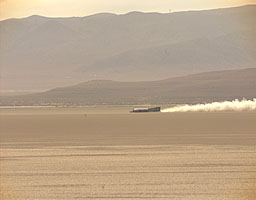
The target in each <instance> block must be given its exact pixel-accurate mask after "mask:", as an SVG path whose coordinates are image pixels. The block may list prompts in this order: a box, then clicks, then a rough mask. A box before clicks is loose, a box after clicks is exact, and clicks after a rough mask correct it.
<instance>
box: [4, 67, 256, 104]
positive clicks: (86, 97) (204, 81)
mask: <svg viewBox="0 0 256 200" xmlns="http://www.w3.org/2000/svg"><path fill="white" fill-rule="evenodd" d="M254 97H256V68H251V69H244V70H228V71H216V72H207V73H200V74H194V75H189V76H185V77H178V78H170V79H165V80H162V81H148V82H116V81H107V80H101V81H100V80H99V81H89V82H85V83H82V84H78V85H74V86H70V87H62V88H56V89H53V90H50V91H47V92H43V93H38V94H33V95H25V96H17V97H5V98H2V100H1V104H2V105H13V104H17V105H39V104H42V105H49V104H51V105H73V104H76V105H96V104H107V105H115V104H117V105H118V104H124V105H128V104H168V103H197V102H203V101H215V100H231V99H235V98H240V99H241V98H254Z"/></svg>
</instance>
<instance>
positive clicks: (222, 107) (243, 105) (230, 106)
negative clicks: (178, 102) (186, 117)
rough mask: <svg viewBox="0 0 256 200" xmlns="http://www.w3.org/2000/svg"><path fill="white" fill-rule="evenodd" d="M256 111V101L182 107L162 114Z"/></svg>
mask: <svg viewBox="0 0 256 200" xmlns="http://www.w3.org/2000/svg"><path fill="white" fill-rule="evenodd" d="M253 110H256V99H253V100H246V99H243V100H242V101H239V100H238V99H236V100H234V101H223V102H213V103H207V104H197V105H182V106H176V107H173V108H167V109H164V110H162V111H161V112H217V111H253Z"/></svg>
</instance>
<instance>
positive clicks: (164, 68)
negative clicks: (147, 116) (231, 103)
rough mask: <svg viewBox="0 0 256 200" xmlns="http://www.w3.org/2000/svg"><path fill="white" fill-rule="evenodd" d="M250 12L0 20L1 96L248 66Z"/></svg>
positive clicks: (254, 40)
mask: <svg viewBox="0 0 256 200" xmlns="http://www.w3.org/2000/svg"><path fill="white" fill-rule="evenodd" d="M255 13H256V6H255V5H248V6H243V7H237V8H227V9H217V10H207V11H193V12H178V13H168V14H160V13H141V12H131V13H127V14H124V15H115V14H111V13H101V14H96V15H92V16H87V17H77V18H75V17H73V18H47V17H42V16H36V15H35V16H31V17H28V18H24V19H8V20H4V21H0V52H1V53H0V65H1V69H0V70H1V83H0V89H1V90H20V91H23V90H25V91H26V90H33V91H34V90H42V89H44V90H45V89H50V88H54V87H57V86H68V85H72V84H76V83H79V82H83V81H87V80H92V79H110V80H116V81H121V80H122V81H142V80H144V81H145V80H147V81H152V80H160V79H164V78H168V77H176V76H184V75H188V74H191V73H199V72H207V71H214V70H228V69H244V68H252V67H255V66H256V37H255V35H256V17H255Z"/></svg>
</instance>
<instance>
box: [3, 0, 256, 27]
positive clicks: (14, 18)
mask: <svg viewBox="0 0 256 200" xmlns="http://www.w3.org/2000/svg"><path fill="white" fill-rule="evenodd" d="M247 6H256V3H255V4H245V5H241V6H231V7H220V8H212V9H211V8H210V9H191V10H177V11H173V12H172V11H170V12H154V11H138V10H133V11H129V12H125V13H114V12H104V11H103V12H97V13H94V14H89V15H83V16H46V15H40V14H32V15H28V16H25V17H11V18H6V19H0V22H3V21H7V20H20V19H27V18H30V17H33V16H37V17H42V18H52V19H61V18H62V19H67V18H86V17H92V16H96V15H100V14H111V15H116V16H122V15H127V14H130V13H143V14H152V13H155V14H174V13H182V12H203V11H211V10H212V11H213V10H222V9H232V8H242V7H247Z"/></svg>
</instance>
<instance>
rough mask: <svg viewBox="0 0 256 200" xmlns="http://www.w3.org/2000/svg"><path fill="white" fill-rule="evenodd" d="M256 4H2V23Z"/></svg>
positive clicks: (151, 0) (86, 0)
mask: <svg viewBox="0 0 256 200" xmlns="http://www.w3.org/2000/svg"><path fill="white" fill-rule="evenodd" d="M246 4H256V0H0V20H3V19H8V18H23V17H28V16H31V15H43V16H49V17H71V16H87V15H91V14H95V13H100V12H111V13H116V14H123V13H127V12H130V11H142V12H162V13H167V12H169V10H172V12H175V11H184V10H203V9H213V8H224V7H233V6H241V5H246Z"/></svg>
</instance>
